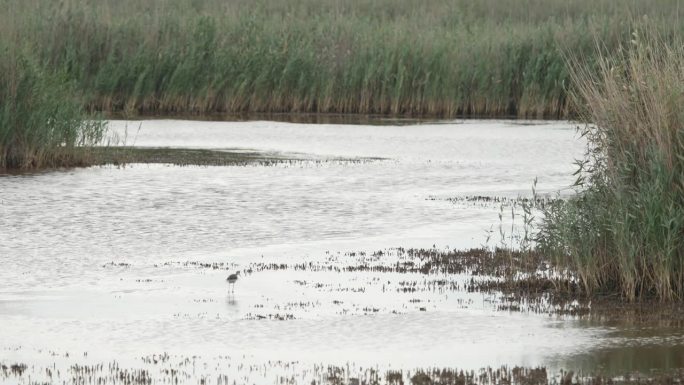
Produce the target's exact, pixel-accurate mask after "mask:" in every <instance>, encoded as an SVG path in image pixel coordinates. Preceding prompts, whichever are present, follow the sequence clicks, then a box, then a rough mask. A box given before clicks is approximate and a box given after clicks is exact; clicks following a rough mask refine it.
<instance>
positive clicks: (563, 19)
mask: <svg viewBox="0 0 684 385" xmlns="http://www.w3.org/2000/svg"><path fill="white" fill-rule="evenodd" d="M678 3H679V1H678V0H656V1H624V2H622V1H621V2H617V1H614V0H575V1H570V2H569V1H565V0H514V1H507V2H502V1H498V0H482V1H469V0H428V1H409V0H348V1H337V0H304V1H276V0H235V1H230V2H224V1H220V0H178V1H168V0H147V1H137V0H116V1H115V0H102V1H88V0H63V1H60V2H55V1H51V0H28V1H26V0H4V1H3V7H4V9H5V12H3V13H2V14H1V15H0V26H1V27H0V32H1V33H0V36H1V39H3V40H8V41H11V42H16V43H17V44H19V45H21V46H23V47H24V48H25V49H26V51H30V52H32V53H34V54H35V59H36V61H37V62H39V63H41V64H42V65H43V66H44V67H45V68H47V69H49V70H50V71H54V72H57V73H63V74H64V75H65V76H66V77H67V78H68V79H69V80H73V81H75V82H76V84H77V87H78V89H79V90H80V91H81V92H83V94H84V96H85V97H86V106H87V107H88V108H89V109H90V110H96V111H105V112H113V111H118V112H121V111H123V112H126V113H130V114H138V113H149V114H169V113H171V114H187V113H200V114H201V113H212V112H231V113H232V112H322V113H323V112H325V113H363V114H376V113H377V114H401V115H434V116H440V117H453V116H457V115H470V116H473V115H479V116H504V115H507V116H508V115H517V116H525V117H542V116H546V117H565V116H568V113H569V110H568V103H567V97H566V88H567V87H568V84H569V80H570V78H569V73H568V70H567V66H566V62H565V60H564V58H563V55H562V53H561V48H562V49H565V50H568V51H570V52H574V53H576V54H577V55H580V56H583V57H586V58H587V60H588V61H589V62H592V61H593V60H594V57H595V51H594V49H593V47H594V39H595V37H597V38H598V39H600V40H601V41H602V42H603V43H604V44H605V45H606V46H607V48H608V49H609V50H615V49H617V47H618V46H619V44H620V43H621V42H626V41H628V40H629V38H630V33H631V29H632V27H633V20H635V19H640V18H643V17H644V16H645V15H646V16H647V17H648V18H649V19H650V20H653V21H654V23H653V24H654V25H658V26H660V27H659V28H660V30H661V32H662V33H663V34H664V35H668V34H671V33H672V32H673V30H675V29H682V28H684V23H678V22H677V20H678V13H679V9H678Z"/></svg>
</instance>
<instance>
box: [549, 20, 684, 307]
mask: <svg viewBox="0 0 684 385" xmlns="http://www.w3.org/2000/svg"><path fill="white" fill-rule="evenodd" d="M573 62H574V64H575V65H574V66H573V68H574V70H573V71H572V78H573V80H574V84H575V86H576V97H577V100H578V105H579V106H580V107H581V111H582V117H583V118H584V120H585V121H586V122H587V126H586V128H585V129H584V132H583V133H584V135H585V136H586V137H587V138H588V142H589V146H590V147H589V150H588V152H587V158H586V159H585V161H584V162H582V163H581V169H580V170H579V171H578V175H579V179H578V183H577V184H578V186H580V191H579V194H578V195H577V196H576V197H574V198H572V199H570V200H569V201H566V202H557V203H556V204H554V205H552V206H551V208H550V209H548V210H547V212H546V219H545V223H544V224H543V226H542V229H541V230H542V232H541V245H542V247H543V248H544V249H546V251H547V252H550V253H552V254H553V255H555V256H556V257H557V259H558V261H559V262H560V263H561V264H563V265H565V266H567V267H568V268H570V269H571V270H573V271H576V272H577V273H578V274H579V276H580V277H581V282H582V283H583V285H584V287H585V289H586V291H588V292H594V293H596V292H599V293H600V292H602V293H621V295H622V296H623V297H625V298H627V299H630V300H634V299H636V298H643V297H655V298H659V299H661V300H674V299H680V300H681V299H684V110H683V109H682V106H684V45H682V42H677V43H675V44H670V43H668V42H667V41H665V40H663V38H662V37H660V36H658V35H657V33H655V32H653V31H650V32H649V33H647V34H646V35H645V36H641V35H639V34H636V33H635V34H634V37H633V40H632V41H631V43H630V45H629V46H626V47H624V49H623V50H621V51H620V53H619V54H617V55H612V56H610V57H607V56H603V57H601V59H600V61H599V64H598V71H596V70H594V68H593V67H589V66H587V63H586V62H585V61H584V59H583V58H582V57H575V59H574V60H573Z"/></svg>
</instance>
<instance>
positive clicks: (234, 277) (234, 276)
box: [226, 271, 240, 291]
mask: <svg viewBox="0 0 684 385" xmlns="http://www.w3.org/2000/svg"><path fill="white" fill-rule="evenodd" d="M238 275H240V272H239V271H238V272H236V273H233V274H231V275H229V276H228V278H226V281H228V287H231V285H232V289H233V290H232V291H235V282H237V279H238Z"/></svg>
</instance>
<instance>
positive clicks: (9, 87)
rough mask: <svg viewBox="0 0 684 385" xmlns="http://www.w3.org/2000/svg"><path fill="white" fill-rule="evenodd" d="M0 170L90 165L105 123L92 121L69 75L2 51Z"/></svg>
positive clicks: (21, 56) (5, 49)
mask: <svg viewBox="0 0 684 385" xmlns="http://www.w3.org/2000/svg"><path fill="white" fill-rule="evenodd" d="M0 51H1V52H2V56H0V169H6V168H10V169H32V168H43V167H61V166H72V165H79V164H86V163H87V160H88V155H89V154H88V151H87V150H86V148H87V146H90V145H93V144H95V143H97V142H99V141H100V140H101V138H102V136H103V133H104V129H105V127H104V123H102V121H98V120H90V119H87V116H86V115H85V114H84V112H83V105H82V103H83V101H82V100H81V99H80V98H77V97H75V95H76V92H75V89H74V87H73V85H72V84H71V83H70V82H69V81H67V80H66V77H65V76H64V75H60V74H55V73H49V72H46V71H45V70H44V69H43V68H41V67H40V66H38V65H37V64H36V63H35V62H34V61H32V60H30V59H28V58H27V55H25V54H22V53H18V52H17V51H16V50H14V49H11V48H0Z"/></svg>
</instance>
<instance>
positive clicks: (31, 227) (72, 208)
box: [0, 120, 684, 383]
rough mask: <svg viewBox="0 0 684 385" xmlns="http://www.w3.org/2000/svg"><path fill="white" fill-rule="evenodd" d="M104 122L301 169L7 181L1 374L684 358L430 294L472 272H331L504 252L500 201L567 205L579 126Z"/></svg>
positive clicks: (591, 363)
mask: <svg viewBox="0 0 684 385" xmlns="http://www.w3.org/2000/svg"><path fill="white" fill-rule="evenodd" d="M110 129H111V132H112V135H113V136H114V137H116V138H117V140H118V142H117V143H118V144H125V145H127V146H140V147H172V148H173V147H178V148H202V149H214V150H219V151H248V150H249V151H258V152H262V153H264V154H270V155H273V154H276V155H278V156H279V157H281V158H283V159H288V158H293V159H297V161H293V162H282V163H274V164H268V165H265V164H253V165H244V166H227V167H224V166H222V167H197V166H185V167H180V166H173V165H167V164H128V165H126V166H102V167H91V168H84V169H71V170H64V171H52V172H43V173H36V174H24V175H16V176H2V177H0V264H1V266H2V268H1V269H0V326H1V327H0V363H4V364H9V363H13V362H23V363H27V364H31V365H36V366H41V365H44V366H45V367H49V366H52V365H65V367H66V366H68V365H71V364H73V363H81V362H111V361H113V360H116V361H117V362H119V363H121V365H124V364H125V365H128V366H130V367H134V368H135V367H142V366H144V365H145V364H149V360H146V359H145V357H153V356H154V357H156V356H159V355H165V354H168V355H170V356H171V357H173V359H172V360H171V362H174V361H173V360H174V359H175V360H176V361H177V362H186V361H184V360H187V357H192V360H193V369H192V370H191V371H189V372H190V373H191V374H189V375H188V377H187V378H185V379H186V380H187V381H190V382H193V381H194V382H196V379H197V378H199V377H202V376H209V375H211V374H212V373H213V374H216V373H232V374H233V375H234V376H237V377H240V376H241V377H240V378H243V379H244V380H245V382H249V383H274V382H275V381H276V380H275V379H274V378H282V376H291V377H292V378H293V379H295V380H296V381H295V382H297V381H301V382H306V381H308V382H307V383H310V380H308V377H307V374H306V373H307V372H306V371H305V370H302V368H308V367H309V366H307V365H317V364H322V365H327V364H334V365H347V367H349V365H352V367H355V368H356V367H358V368H368V367H375V368H379V369H383V368H393V369H397V368H400V369H402V368H405V369H412V368H420V367H454V368H459V369H478V368H483V367H487V366H491V367H497V366H501V365H508V366H516V365H517V366H526V367H535V366H545V367H547V368H549V370H559V369H565V370H574V371H579V372H587V373H589V372H597V371H598V372H602V373H606V374H609V375H617V374H624V373H625V372H631V371H643V372H649V371H650V370H653V369H655V370H665V369H672V368H681V367H684V330H682V329H681V328H680V327H679V326H681V325H672V324H667V323H665V324H662V323H659V324H648V325H644V324H633V323H631V322H629V320H625V321H624V322H617V323H616V322H610V323H607V322H601V321H596V320H587V319H583V318H575V317H569V316H563V317H562V316H554V315H548V314H537V313H535V312H525V311H501V310H499V308H498V307H497V303H498V300H499V298H498V297H499V295H498V294H497V293H486V294H483V293H473V292H468V291H466V290H449V289H446V288H444V286H443V284H441V283H440V284H438V282H442V281H444V280H447V281H449V282H454V283H456V284H458V283H459V282H460V283H463V282H467V281H468V280H470V279H471V277H470V276H468V275H466V274H464V275H451V276H445V275H427V276H426V275H422V274H400V273H396V272H383V271H372V270H354V271H349V270H346V269H345V267H346V266H359V265H369V264H371V265H385V266H393V265H395V264H396V263H398V262H399V261H400V260H401V259H402V256H401V252H400V250H401V248H435V249H447V248H449V249H454V248H456V249H467V248H471V247H482V246H485V247H493V246H496V245H497V244H500V243H502V242H503V243H504V244H507V243H509V244H510V243H513V242H514V240H513V238H511V234H512V233H516V232H517V231H519V226H517V227H516V226H515V223H516V221H518V222H519V221H520V219H519V218H515V217H514V216H512V215H511V212H510V208H508V207H505V208H504V209H503V211H502V206H501V204H499V203H497V202H499V201H500V199H502V198H506V199H515V198H517V197H526V196H530V195H531V191H532V185H533V181H534V180H535V178H537V181H538V182H537V185H536V190H537V192H538V193H540V194H548V195H549V196H557V195H558V194H560V195H561V196H567V195H569V194H571V193H572V190H571V189H570V188H569V186H570V185H571V184H572V183H573V181H574V179H573V176H572V172H573V171H574V165H573V161H574V159H577V158H581V157H582V154H583V151H584V143H583V141H582V140H581V138H578V136H577V135H576V133H575V127H574V125H572V124H571V123H567V122H524V121H523V122H521V121H510V122H506V121H454V122H434V123H420V124H396V122H392V124H384V125H345V124H301V123H286V122H268V121H247V122H206V121H182V120H145V121H137V122H134V121H111V122H110ZM473 197H488V198H492V199H495V200H496V202H494V201H492V200H491V199H479V198H473ZM500 215H501V217H500ZM511 222H513V227H511ZM511 229H513V230H511ZM314 267H315V268H314ZM235 271H240V272H241V276H240V278H239V280H238V282H237V283H236V285H235V288H234V289H230V288H229V287H228V285H227V283H226V281H225V278H226V276H227V275H228V274H229V273H232V272H235ZM274 362H277V363H278V364H277V365H275V364H273V365H272V366H273V368H272V369H269V370H256V371H255V370H252V369H250V370H247V369H245V368H246V367H248V368H249V367H251V368H257V367H258V368H264V367H269V368H270V367H271V366H269V365H271V363H274ZM284 363H292V365H290V364H284ZM244 365H252V366H244ZM297 365H298V366H297ZM249 373H252V374H249ZM40 376H41V374H39V373H35V374H34V379H35V378H40ZM277 376H281V377H277ZM288 378H290V377H288Z"/></svg>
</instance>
